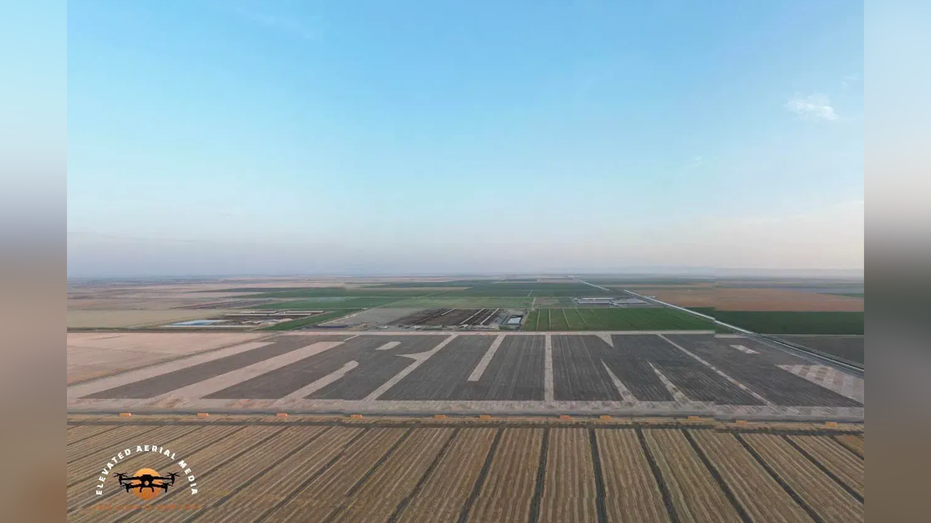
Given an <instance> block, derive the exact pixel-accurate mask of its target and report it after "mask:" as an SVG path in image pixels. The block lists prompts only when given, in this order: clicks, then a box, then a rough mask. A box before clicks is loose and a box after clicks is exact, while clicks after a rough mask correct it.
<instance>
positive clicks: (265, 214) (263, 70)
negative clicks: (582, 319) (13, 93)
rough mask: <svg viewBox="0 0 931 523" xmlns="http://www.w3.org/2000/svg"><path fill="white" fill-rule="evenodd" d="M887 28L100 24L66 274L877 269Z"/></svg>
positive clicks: (374, 18) (802, 18)
mask: <svg viewBox="0 0 931 523" xmlns="http://www.w3.org/2000/svg"><path fill="white" fill-rule="evenodd" d="M862 117H863V6H862V4H855V3H850V2H842V1H839V0H836V1H825V2H817V3H812V2H807V1H803V0H790V1H787V2H778V3H764V2H736V1H726V2H720V3H711V4H708V3H697V2H690V1H675V2H672V3H670V2H662V3H640V4H628V3H616V2H608V1H598V0H590V1H587V2H580V3H572V4H569V3H557V4H552V5H549V4H548V5H535V6H534V8H533V9H528V8H527V7H526V6H525V5H523V4H519V5H496V6H495V7H494V9H490V8H488V7H487V6H480V5H475V4H469V3H462V4H446V3H443V5H439V4H436V3H433V2H426V1H425V0H403V1H399V2H391V3H385V2H378V1H375V0H369V1H359V2H353V3H349V4H340V3H330V4H302V3H299V2H260V1H256V0H243V1H240V2H237V3H235V4H227V3H223V2H204V1H195V2H183V3H181V2H159V1H155V0H140V1H137V2H120V1H117V0H101V1H98V2H79V3H75V4H73V5H70V6H69V10H68V188H67V190H68V202H67V203H68V207H67V213H68V276H69V277H100V276H116V277H123V276H130V275H132V276H143V277H144V276H146V275H159V276H170V275H190V274H198V275H229V274H269V275H271V274H308V273H330V274H334V273H339V274H352V273H360V274H361V273H368V274H375V273H378V274H392V273H394V274H400V273H404V274H415V273H434V274H439V273H456V272H459V273H461V272H473V273H480V272H485V273H522V274H526V273H534V272H552V273H567V272H569V273H571V272H609V273H611V272H618V271H622V270H624V268H625V267H693V268H708V267H748V268H757V269H760V268H765V269H767V270H783V269H785V270H798V271H817V270H822V269H832V270H850V271H854V272H856V271H862V268H863V246H864V231H863V220H864V183H863V181H864V180H863V120H862Z"/></svg>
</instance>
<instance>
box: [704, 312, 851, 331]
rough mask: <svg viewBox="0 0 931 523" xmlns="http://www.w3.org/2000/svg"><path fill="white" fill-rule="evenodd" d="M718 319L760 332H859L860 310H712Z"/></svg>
mask: <svg viewBox="0 0 931 523" xmlns="http://www.w3.org/2000/svg"><path fill="white" fill-rule="evenodd" d="M712 315H713V316H714V317H715V318H716V319H718V320H719V321H723V322H725V323H729V324H731V325H736V326H738V327H743V328H745V329H749V330H751V331H754V332H759V333H761V334H847V335H862V334H863V332H864V328H865V323H864V322H865V319H864V318H865V317H864V313H862V312H797V311H793V312H757V311H752V312H751V311H722V310H715V311H714V312H713V313H712Z"/></svg>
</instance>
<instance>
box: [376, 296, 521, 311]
mask: <svg viewBox="0 0 931 523" xmlns="http://www.w3.org/2000/svg"><path fill="white" fill-rule="evenodd" d="M532 302H533V298H504V297H500V296H462V297H448V295H447V294H446V293H443V294H437V295H434V296H423V297H419V298H410V299H406V300H401V301H396V302H394V303H392V304H391V306H392V307H393V308H405V309H406V308H411V309H416V308H422V309H526V308H529V307H530V304H531V303H532Z"/></svg>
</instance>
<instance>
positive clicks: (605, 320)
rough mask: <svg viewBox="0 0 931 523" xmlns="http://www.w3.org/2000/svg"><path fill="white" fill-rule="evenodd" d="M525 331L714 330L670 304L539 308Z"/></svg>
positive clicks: (711, 325)
mask: <svg viewBox="0 0 931 523" xmlns="http://www.w3.org/2000/svg"><path fill="white" fill-rule="evenodd" d="M522 330H525V331H572V330H606V331H608V330H610V331H635V330H646V331H655V330H708V331H710V330H714V325H713V324H711V323H710V322H708V321H706V320H703V319H701V318H697V317H695V316H691V315H689V314H687V313H685V312H681V311H677V310H674V309H669V308H636V309H620V308H614V307H610V308H593V307H588V308H577V309H575V308H574V309H537V310H533V311H531V312H530V314H528V315H527V320H526V321H525V322H524V325H523V329H522Z"/></svg>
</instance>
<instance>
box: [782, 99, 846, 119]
mask: <svg viewBox="0 0 931 523" xmlns="http://www.w3.org/2000/svg"><path fill="white" fill-rule="evenodd" d="M785 108H786V109H788V110H789V111H791V112H793V113H795V115H796V116H798V117H799V118H800V119H802V120H828V121H834V120H837V118H838V117H837V113H836V112H834V108H833V107H832V106H831V100H830V99H828V97H827V96H825V95H823V94H817V93H816V94H810V95H808V96H805V97H800V96H796V97H794V98H792V99H790V100H789V101H788V102H786V104H785Z"/></svg>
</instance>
